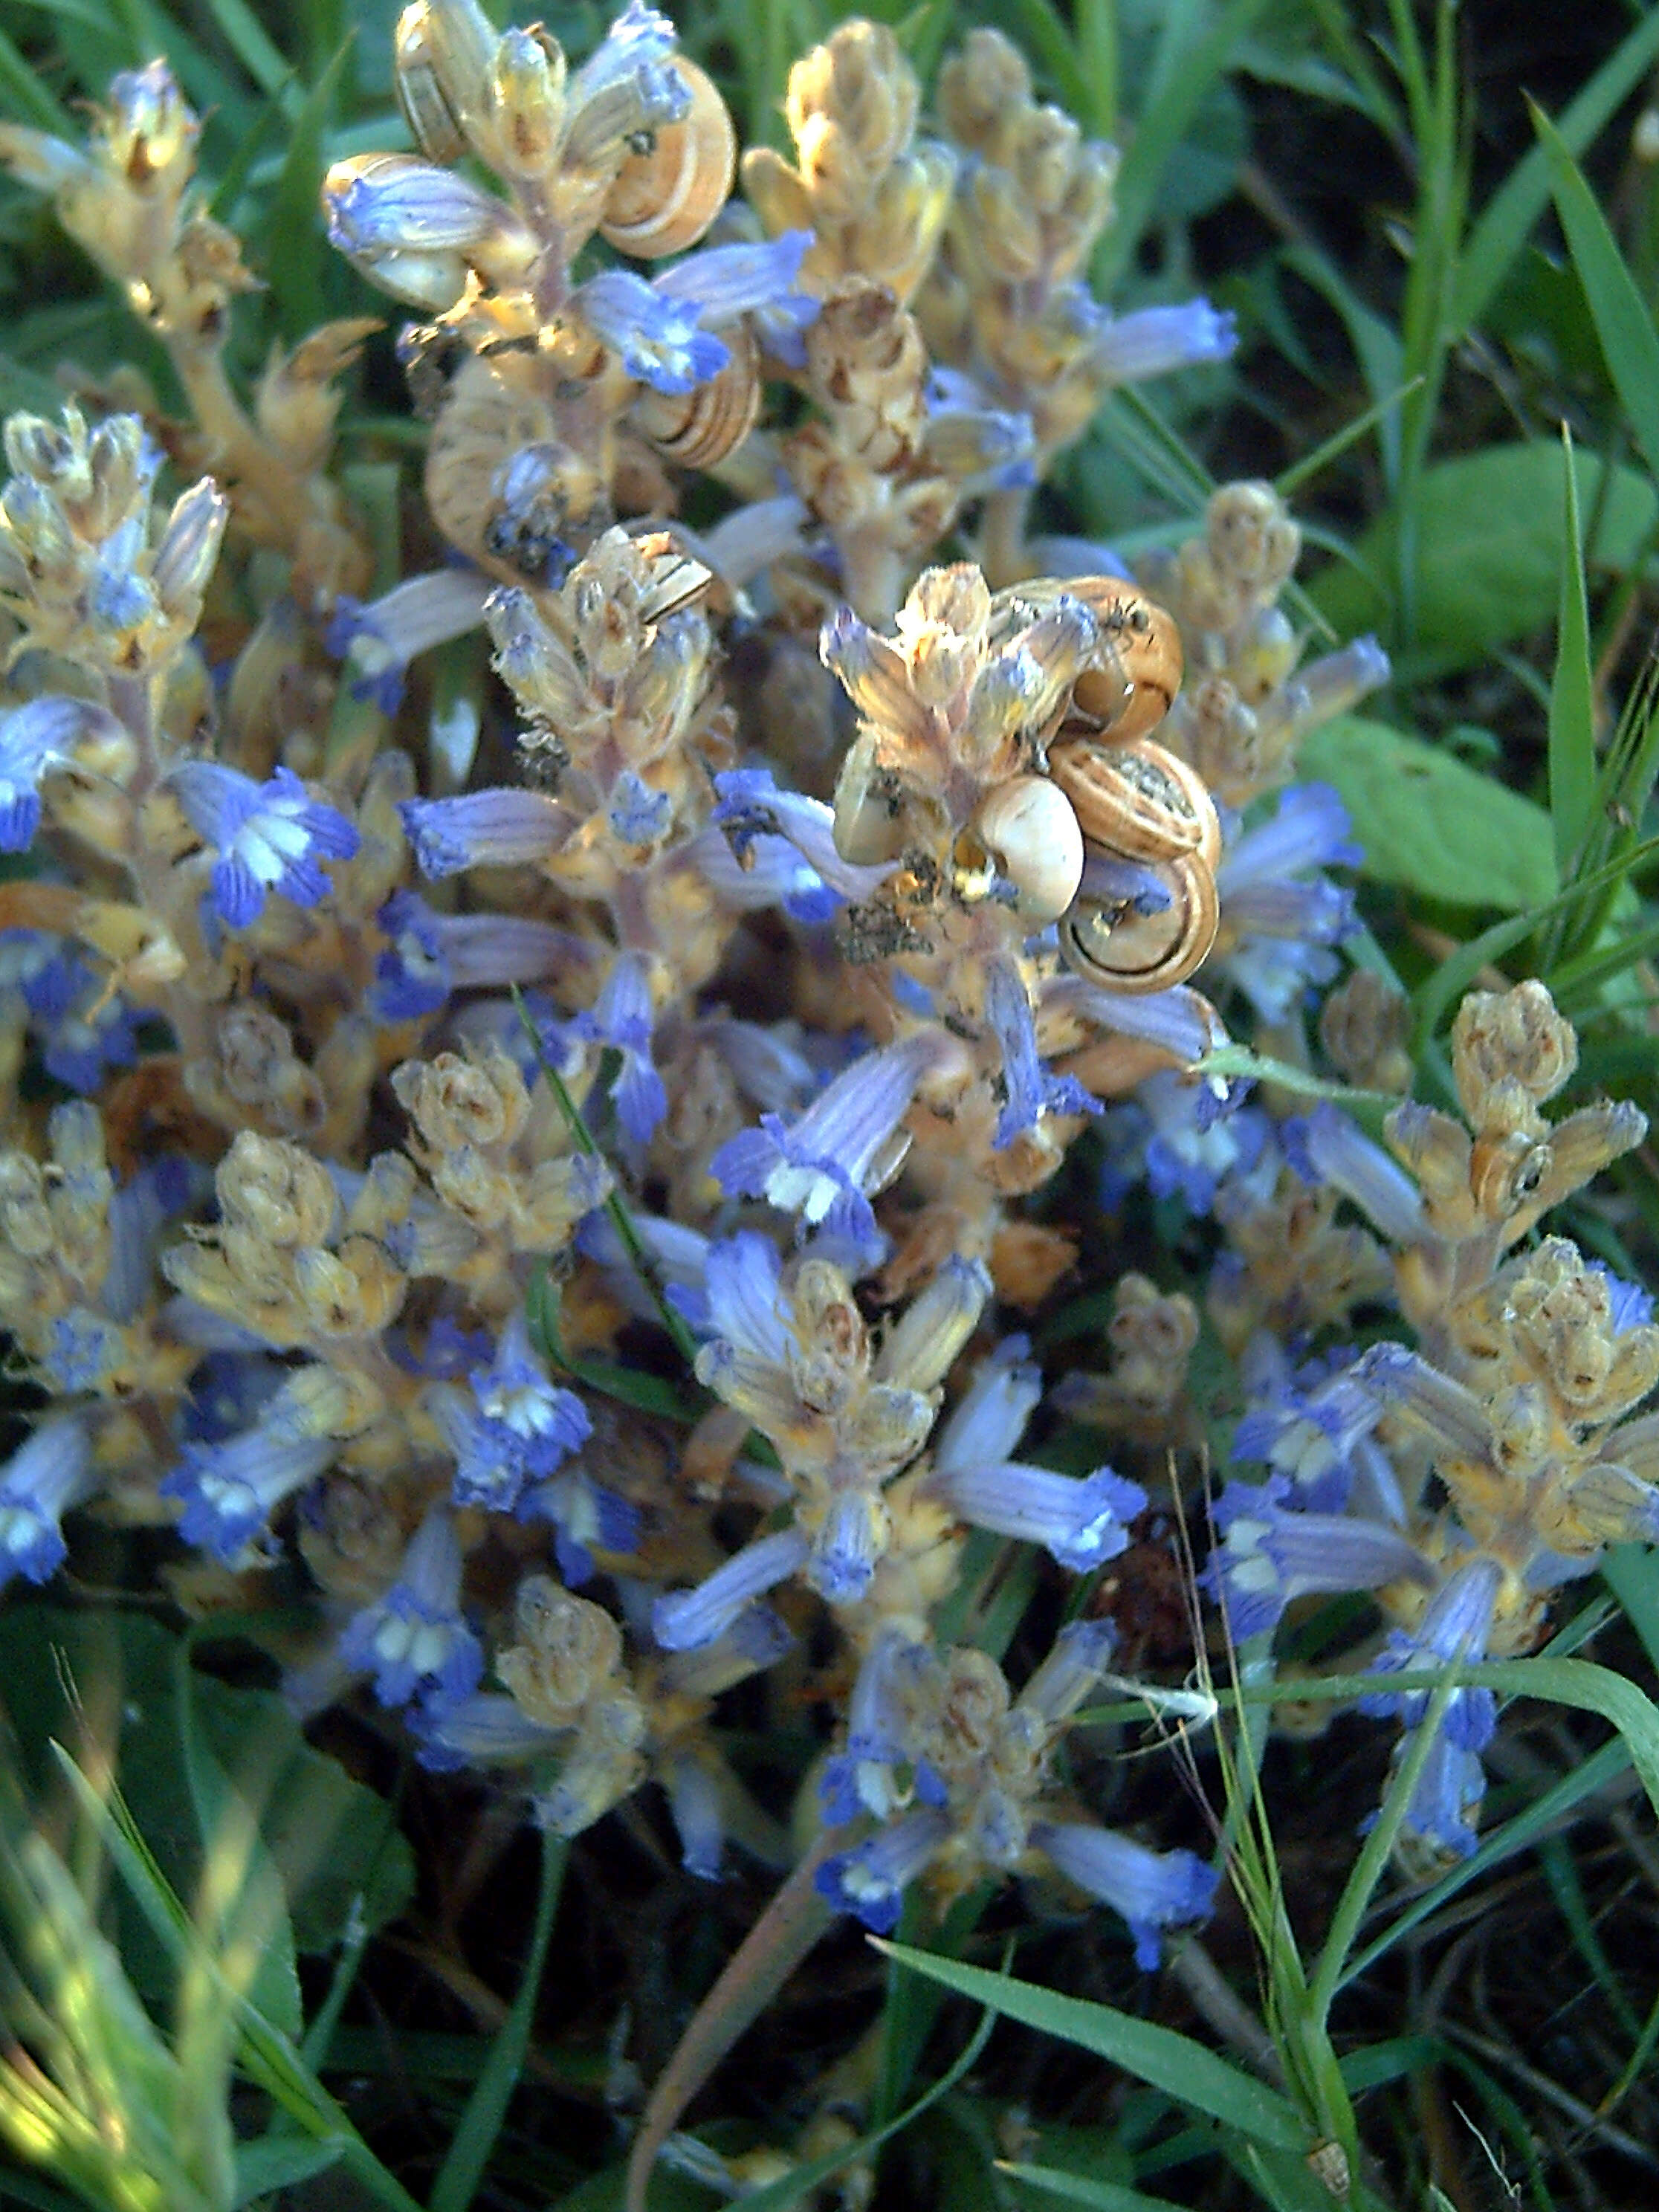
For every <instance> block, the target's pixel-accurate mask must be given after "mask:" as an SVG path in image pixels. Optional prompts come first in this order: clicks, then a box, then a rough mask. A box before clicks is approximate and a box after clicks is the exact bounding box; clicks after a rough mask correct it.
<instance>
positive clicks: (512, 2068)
mask: <svg viewBox="0 0 1659 2212" xmlns="http://www.w3.org/2000/svg"><path fill="white" fill-rule="evenodd" d="M569 1855H570V1846H569V1844H568V1843H567V1842H566V1840H565V1839H564V1838H562V1837H561V1836H551V1835H547V1834H544V1836H543V1838H542V1880H541V1888H540V1890H539V1892H538V1894H537V1899H536V1920H535V1925H534V1926H533V1928H532V1930H531V1935H530V1949H529V1952H528V1954H527V1955H526V1959H525V1962H524V1972H523V1973H522V1974H521V1976H520V1980H519V1987H518V1990H517V1993H516V1995H515V1996H514V1997H513V2007H512V2009H511V2011H510V2012H509V2013H508V2014H507V2018H506V2019H505V2020H504V2021H502V2022H501V2027H500V2029H499V2031H498V2032H497V2033H496V2036H495V2041H494V2042H493V2043H492V2044H491V2045H490V2046H489V2059H488V2061H487V2063H485V2066H484V2069H483V2073H482V2074H481V2075H479V2076H478V2082H477V2087H476V2088H475V2089H474V2090H473V2092H472V2094H471V2096H470V2097H469V2098H468V2099H467V2100H466V2110H465V2112H463V2113H462V2115H461V2124H460V2125H459V2127H458V2128H457V2129H456V2130H455V2133H454V2136H453V2139H452V2141H451V2142H450V2146H449V2148H448V2150H447V2153H446V2154H445V2156H444V2162H443V2165H442V2166H441V2169H440V2171H439V2174H438V2179H437V2180H436V2182H435V2184H434V2185H433V2190H432V2203H431V2212H467V2207H468V2206H469V2205H470V2204H471V2202H472V2200H473V2198H474V2197H475V2196H476V2195H477V2191H478V2185H479V2183H480V2182H481V2181H482V2180H483V2177H484V2168H485V2167H486V2166H488V2165H489V2157H490V2154H491V2152H492V2151H493V2150H494V2149H495V2138H496V2136H499V2135H500V2133H501V2123H502V2121H503V2120H504V2119H505V2118H507V2105H508V2102H509V2101H510V2100H511V2098H512V2095H513V2090H514V2089H515V2088H516V2087H517V2086H518V2081H519V2076H520V2074H521V2073H522V2072H523V2071H524V2061H525V2053H526V2051H528V2050H529V2048H530V2027H531V2023H532V2021H533V2020H534V2018H535V2016H536V2000H537V1998H538V1996H539V1995H540V1994H541V1986H542V1968H543V1966H544V1965H545V1964H546V1960H547V1946H548V1940H549V1938H550V1936H551V1935H552V1933H553V1923H554V1920H555V1918H556V1916H557V1913H558V1910H559V1893H560V1892H561V1890H562V1888H563V1887H564V1869H565V1861H566V1860H567V1859H568V1857H569Z"/></svg>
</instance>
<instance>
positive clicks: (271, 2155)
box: [231, 2136, 346, 2208]
mask: <svg viewBox="0 0 1659 2212" xmlns="http://www.w3.org/2000/svg"><path fill="white" fill-rule="evenodd" d="M345 2148H346V2147H345V2144H344V2142H342V2141H339V2140H333V2141H331V2140H328V2139H327V2138H325V2139H324V2140H323V2141H322V2142H314V2141H313V2139H312V2138H311V2137H310V2136H255V2137H254V2139H253V2141H252V2142H245V2143H238V2144H237V2146H236V2183H235V2188H236V2193H235V2196H234V2197H233V2198H232V2200H231V2201H232V2204H233V2206H234V2207H235V2208H240V2206H242V2205H244V2204H252V2203H257V2202H258V2199H259V2198H260V2197H269V2196H270V2193H271V2191H273V2190H277V2189H295V2188H297V2187H298V2186H299V2185H300V2184H301V2182H304V2181H314V2180H315V2179H317V2176H318V2175H319V2173H326V2172H328V2171H329V2169H330V2167H331V2166H337V2165H338V2164H339V2163H340V2160H341V2159H342V2158H343V2156H344V2154H345Z"/></svg>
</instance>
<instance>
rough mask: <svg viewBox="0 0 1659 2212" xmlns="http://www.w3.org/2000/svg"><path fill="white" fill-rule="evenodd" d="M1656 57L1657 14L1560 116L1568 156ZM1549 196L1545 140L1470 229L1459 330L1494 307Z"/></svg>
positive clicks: (1459, 294) (1458, 300)
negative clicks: (1494, 302) (1517, 256)
mask: <svg viewBox="0 0 1659 2212" xmlns="http://www.w3.org/2000/svg"><path fill="white" fill-rule="evenodd" d="M1656 57H1659V13H1656V14H1650V15H1647V16H1646V17H1644V20H1643V21H1641V22H1639V23H1638V24H1637V25H1636V27H1635V28H1634V29H1633V30H1632V31H1631V32H1630V33H1629V34H1628V35H1627V36H1626V39H1625V40H1624V42H1623V43H1622V45H1620V46H1617V47H1615V48H1614V50H1613V52H1612V53H1611V54H1610V55H1609V56H1608V57H1607V60H1606V61H1604V62H1603V63H1602V64H1601V68H1600V69H1598V70H1596V72H1595V76H1592V77H1591V78H1590V79H1589V82H1587V83H1586V84H1584V85H1583V86H1582V87H1581V88H1580V89H1579V90H1578V92H1577V94H1575V95H1574V97H1573V98H1572V99H1571V100H1570V101H1569V102H1568V104H1567V106H1565V107H1564V108H1563V109H1562V111H1561V112H1560V114H1559V116H1558V117H1557V118H1556V122H1555V132H1556V136H1557V137H1558V138H1559V142H1560V143H1561V145H1562V146H1563V147H1564V148H1565V149H1566V151H1567V152H1568V154H1569V155H1572V156H1577V155H1582V154H1583V151H1584V149H1585V148H1586V147H1587V146H1589V144H1590V143H1591V142H1592V140H1593V139H1595V137H1596V136H1597V135H1598V133H1599V132H1600V131H1601V130H1602V128H1603V126H1604V125H1607V123H1609V122H1610V121H1611V120H1612V118H1613V116H1614V114H1615V113H1616V112H1618V110H1619V109H1620V107H1621V106H1623V105H1624V103H1625V101H1626V100H1628V99H1629V97H1630V95H1631V94H1632V92H1634V91H1635V89H1636V88H1637V86H1638V84H1640V82H1642V79H1643V78H1644V76H1646V75H1647V72H1648V70H1649V69H1650V67H1651V66H1652V64H1653V62H1654V60H1655V58H1656ZM1549 196H1550V166H1549V160H1548V156H1547V154H1546V152H1545V150H1544V149H1543V147H1541V146H1534V148H1533V149H1532V150H1531V151H1530V152H1529V153H1528V154H1525V155H1522V158H1521V160H1520V161H1517V162H1516V165H1515V167H1514V168H1513V169H1511V170H1510V173H1509V175H1508V177H1507V178H1506V179H1504V183H1503V184H1502V185H1500V186H1499V187H1498V191H1495V192H1494V193H1493V194H1492V197H1491V198H1490V199H1489V200H1488V201H1487V203H1486V207H1485V208H1484V209H1483V210H1482V211H1481V214H1480V217H1479V219H1478V221H1476V222H1474V224H1473V226H1472V227H1471V228H1470V231H1469V234H1468V240H1467V241H1466V243H1465V245H1464V248H1463V252H1462V259H1461V262H1460V264H1459V267H1458V272H1457V290H1456V293H1455V299H1454V307H1455V317H1456V326H1457V331H1458V333H1459V335H1460V336H1461V335H1462V332H1464V331H1467V330H1468V328H1469V327H1470V325H1472V324H1474V323H1478V322H1479V321H1480V318H1481V316H1482V315H1484V314H1485V313H1486V309H1487V308H1488V307H1490V306H1491V304H1492V299H1493V296H1494V295H1495V294H1496V293H1497V291H1498V288H1499V286H1500V285H1501V284H1502V283H1504V278H1505V277H1506V276H1508V275H1509V272H1510V265H1511V264H1512V263H1513V261H1514V259H1515V257H1516V254H1517V253H1518V252H1520V251H1521V248H1522V246H1523V245H1524V244H1525V243H1526V241H1527V240H1528V237H1529V236H1530V235H1531V234H1532V229H1533V226H1534V223H1535V222H1537V221H1538V218H1539V216H1541V214H1542V213H1543V211H1544V207H1545V203H1546V202H1547V200H1548V198H1549Z"/></svg>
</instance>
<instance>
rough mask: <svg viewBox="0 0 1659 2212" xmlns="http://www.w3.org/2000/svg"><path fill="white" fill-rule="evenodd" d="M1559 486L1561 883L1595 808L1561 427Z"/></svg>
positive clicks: (1574, 534)
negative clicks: (1561, 501)
mask: <svg viewBox="0 0 1659 2212" xmlns="http://www.w3.org/2000/svg"><path fill="white" fill-rule="evenodd" d="M1561 443H1562V453H1563V457H1564V465H1563V467H1562V471H1561V477H1562V482H1563V483H1564V485H1565V515H1564V519H1563V522H1562V543H1563V548H1564V550H1565V556H1566V557H1565V560H1564V561H1563V562H1562V564H1561V613H1560V619H1559V623H1558V626H1557V629H1556V645H1555V672H1554V674H1553V677H1552V678H1551V681H1550V720H1549V767H1550V819H1551V821H1552V822H1553V824H1554V827H1555V865H1556V867H1557V869H1558V871H1559V874H1560V878H1561V880H1562V882H1563V883H1565V882H1566V881H1567V879H1568V874H1569V871H1570V869H1571V865H1572V860H1573V856H1574V854H1577V852H1578V850H1579V848H1580V847H1581V846H1582V845H1583V841H1584V838H1585V836H1586V834H1587V832H1588V831H1589V825H1590V818H1591V811H1592V809H1593V808H1594V806H1595V779H1596V761H1595V678H1594V675H1593V673H1592V671H1591V668H1590V638H1589V594H1588V592H1587V591H1586V589H1585V585H1584V540H1583V526H1581V524H1580V522H1579V519H1578V477H1577V471H1575V470H1574V468H1573V465H1572V433H1571V430H1569V429H1568V428H1567V426H1566V425H1565V423H1563V424H1562V426H1561Z"/></svg>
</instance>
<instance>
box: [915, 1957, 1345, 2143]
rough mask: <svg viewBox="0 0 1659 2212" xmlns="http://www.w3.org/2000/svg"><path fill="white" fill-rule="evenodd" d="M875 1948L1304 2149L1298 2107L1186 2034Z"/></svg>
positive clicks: (956, 1964) (1190, 2102)
mask: <svg viewBox="0 0 1659 2212" xmlns="http://www.w3.org/2000/svg"><path fill="white" fill-rule="evenodd" d="M871 1941H872V1943H873V1944H874V1945H875V1948H876V1949H877V1950H878V1951H880V1952H881V1953H883V1954H884V1955H885V1956H886V1957H888V1958H890V1959H896V1960H899V1962H900V1964H901V1965H902V1966H908V1967H909V1968H910V1969H911V1970H912V1972H915V1973H918V1974H925V1975H927V1977H928V1978H929V1979H930V1980H933V1981H936V1982H942V1983H943V1984H944V1985H945V1988H946V1989H948V1990H956V1992H957V1995H958V1996H964V1997H971V1998H972V1999H973V2000H974V2002H975V2003H976V2004H982V2005H989V2006H990V2007H991V2008H992V2009H993V2010H994V2011H996V2012H999V2013H1001V2014H1002V2015H1004V2016H1005V2018H1006V2019H1009V2020H1017V2021H1022V2022H1023V2023H1024V2026H1026V2027H1036V2028H1041V2029H1042V2033H1044V2034H1045V2035H1056V2036H1059V2037H1060V2039H1061V2040H1062V2041H1063V2042H1066V2043H1074V2044H1076V2045H1078V2046H1079V2049H1080V2050H1084V2051H1093V2052H1094V2053H1095V2054H1096V2056H1097V2057H1101V2058H1104V2059H1108V2060H1109V2061H1110V2063H1112V2064H1113V2065H1115V2066H1121V2068H1122V2069H1123V2070H1124V2071H1125V2072H1126V2073H1128V2074H1133V2075H1135V2076H1136V2077H1137V2078H1138V2079H1139V2080H1140V2081H1148V2082H1150V2083H1151V2084H1152V2087H1154V2088H1156V2089H1162V2090H1163V2091H1164V2093H1165V2094H1166V2095H1168V2096H1170V2097H1173V2098H1175V2099H1176V2100H1177V2101H1178V2102H1179V2103H1180V2104H1182V2105H1183V2106H1186V2107H1188V2109H1189V2110H1193V2111H1197V2112H1207V2113H1208V2114H1209V2115H1210V2117H1211V2118H1212V2119H1217V2120H1219V2121H1220V2122H1221V2123H1222V2124H1223V2125H1224V2126H1225V2127H1229V2128H1234V2129H1237V2131H1238V2132H1239V2134H1241V2135H1243V2136H1249V2138H1250V2139H1251V2140H1252V2141H1254V2142H1262V2143H1267V2144H1269V2145H1271V2146H1273V2148H1277V2149H1280V2150H1305V2149H1306V2148H1308V2130H1307V2127H1306V2125H1305V2124H1304V2122H1303V2120H1302V2118H1301V2117H1300V2115H1299V2114H1298V2113H1297V2111H1296V2108H1295V2106H1293V2105H1291V2103H1290V2101H1289V2100H1288V2099H1286V2098H1285V2097H1282V2096H1280V2094H1279V2092H1278V2090H1276V2089H1270V2088H1268V2087H1267V2085H1266V2083H1265V2082H1261V2081H1253V2080H1252V2079H1251V2078H1250V2076H1249V2075H1248V2074H1243V2073H1241V2072H1240V2070H1239V2069H1238V2068H1237V2067H1236V2066H1231V2065H1229V2064H1228V2063H1227V2061H1226V2060H1225V2058H1218V2057H1216V2055H1215V2053H1214V2052H1213V2051H1206V2050H1205V2048H1204V2046H1203V2045H1202V2044H1199V2043H1194V2041H1193V2040H1192V2039H1191V2038H1190V2037H1189V2036H1185V2035H1177V2034H1176V2033H1175V2031H1174V2030H1173V2029H1172V2028H1168V2027H1157V2026H1155V2025H1154V2024H1153V2023H1152V2021H1144V2020H1135V2019H1133V2018H1132V2017H1131V2015H1129V2014H1128V2013H1126V2012H1118V2011H1116V2010H1115V2009H1114V2008H1113V2007H1112V2006H1110V2005H1100V2004H1090V2003H1088V2002H1085V2000H1084V1999H1082V1998H1080V1997H1067V1996H1059V1995H1057V1994H1056V1992H1055V1991H1054V1990H1045V1989H1039V1988H1038V1987H1037V1986H1036V1984H1035V1983H1031V1982H1015V1981H1010V1980H1008V1979H1007V1978H1006V1976H1004V1975H1001V1974H993V1973H988V1972H987V1971H986V1970H985V1968H984V1967H982V1966H963V1964H961V1962H960V1961H959V1960H954V1959H939V1958H936V1957H934V1956H933V1954H932V1953H931V1952H927V1951H913V1950H909V1949H908V1948H906V1947H905V1946H904V1945H903V1944H902V1943H884V1942H881V1941H880V1940H879V1939H878V1938H877V1937H874V1936H872V1938H871Z"/></svg>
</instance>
